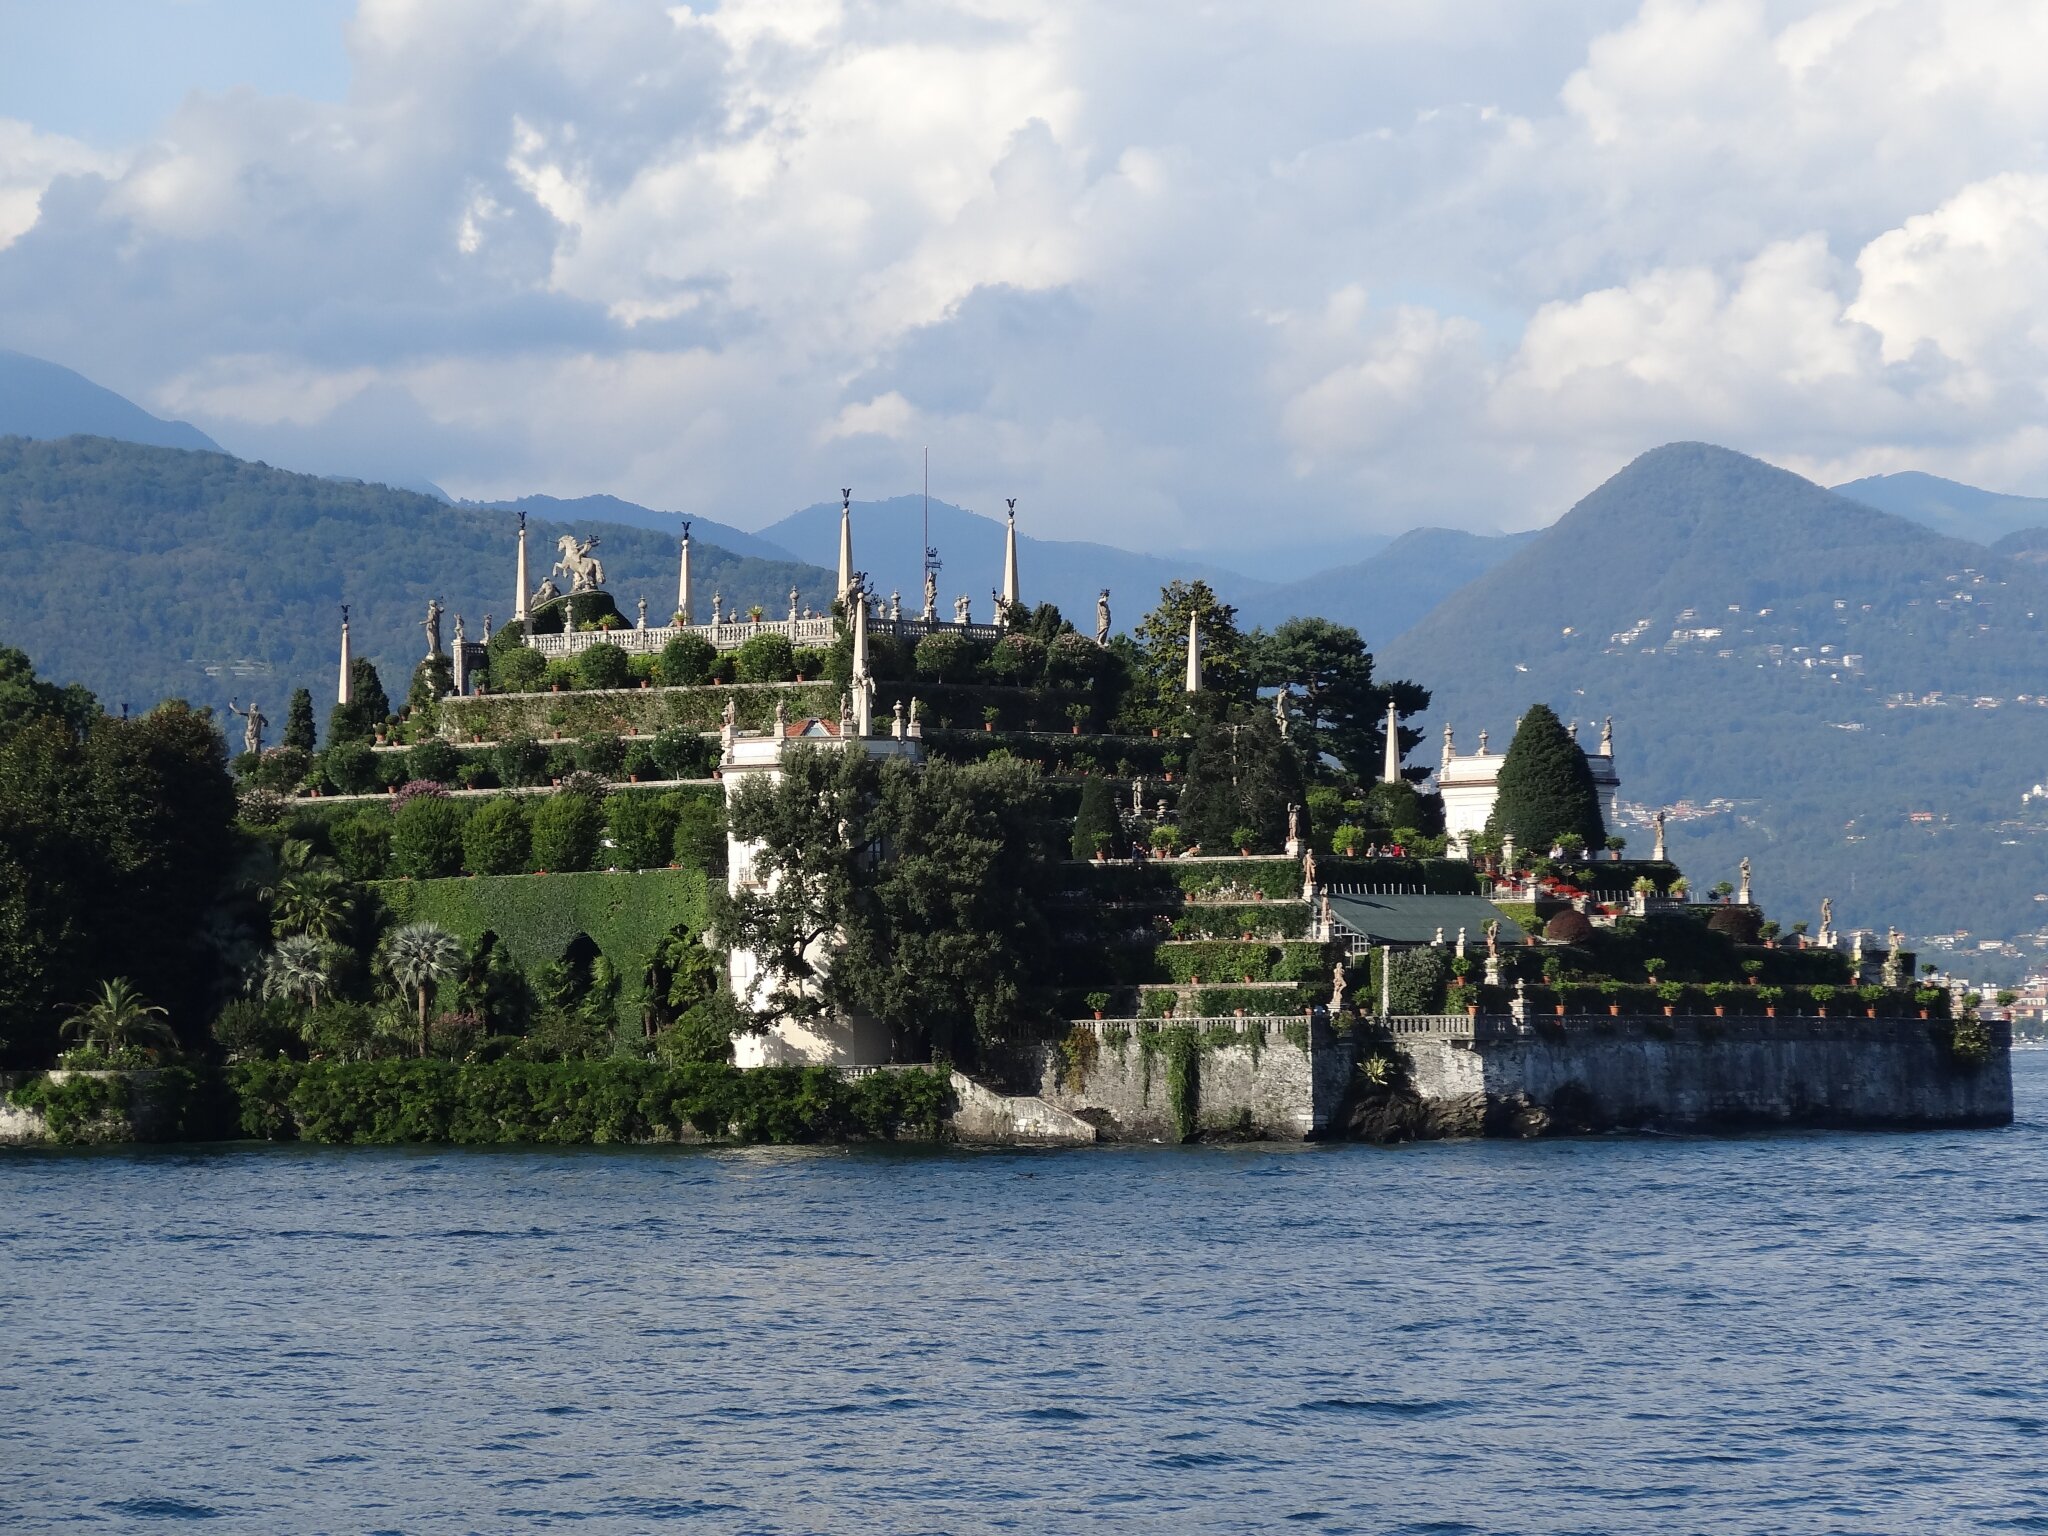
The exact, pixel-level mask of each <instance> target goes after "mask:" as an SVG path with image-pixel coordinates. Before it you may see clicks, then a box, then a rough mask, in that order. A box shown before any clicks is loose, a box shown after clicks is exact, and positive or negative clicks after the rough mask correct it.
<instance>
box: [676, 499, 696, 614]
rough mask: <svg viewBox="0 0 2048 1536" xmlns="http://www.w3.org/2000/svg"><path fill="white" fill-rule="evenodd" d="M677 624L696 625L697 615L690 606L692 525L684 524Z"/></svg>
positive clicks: (677, 596) (677, 569)
mask: <svg viewBox="0 0 2048 1536" xmlns="http://www.w3.org/2000/svg"><path fill="white" fill-rule="evenodd" d="M676 622H677V623H678V624H694V623H696V622H697V615H696V613H695V612H693V611H692V608H691V605H690V525H689V524H688V523H684V524H683V549H682V554H681V555H680V556H679V557H678V559H677V562H676Z"/></svg>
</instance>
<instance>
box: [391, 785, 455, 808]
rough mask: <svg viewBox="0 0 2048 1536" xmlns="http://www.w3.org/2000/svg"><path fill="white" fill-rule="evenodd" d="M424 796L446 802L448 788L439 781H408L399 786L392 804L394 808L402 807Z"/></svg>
mask: <svg viewBox="0 0 2048 1536" xmlns="http://www.w3.org/2000/svg"><path fill="white" fill-rule="evenodd" d="M423 795H424V796H427V797H429V798H432V799H436V800H445V799H447V798H448V786H447V785H446V784H443V783H441V782H440V781H439V780H437V779H407V780H406V781H405V782H404V783H403V784H401V785H399V786H398V794H397V795H396V797H394V798H393V800H392V802H391V803H392V804H393V805H394V806H402V805H405V804H407V803H408V802H410V801H413V800H417V799H419V798H420V797H421V796H423Z"/></svg>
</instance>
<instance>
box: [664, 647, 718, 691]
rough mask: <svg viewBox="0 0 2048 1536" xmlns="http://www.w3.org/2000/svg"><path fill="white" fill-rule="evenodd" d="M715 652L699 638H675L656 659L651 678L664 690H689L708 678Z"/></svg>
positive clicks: (714, 660) (715, 656)
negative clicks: (666, 688)
mask: <svg viewBox="0 0 2048 1536" xmlns="http://www.w3.org/2000/svg"><path fill="white" fill-rule="evenodd" d="M717 660H718V650H717V648H716V647H715V646H713V645H712V643H711V642H710V641H709V640H706V639H705V638H704V637H703V636H702V635H677V636H676V637H675V639H673V640H671V641H669V643H668V644H667V645H664V646H663V647H662V648H661V655H660V656H658V657H656V658H655V662H654V675H655V677H656V678H657V679H658V680H659V681H660V682H661V683H662V684H663V686H665V687H669V688H688V687H692V686H694V685H696V684H698V683H701V682H703V681H704V680H705V679H706V678H708V677H710V675H711V668H712V666H713V665H714V664H715V663H716V662H717Z"/></svg>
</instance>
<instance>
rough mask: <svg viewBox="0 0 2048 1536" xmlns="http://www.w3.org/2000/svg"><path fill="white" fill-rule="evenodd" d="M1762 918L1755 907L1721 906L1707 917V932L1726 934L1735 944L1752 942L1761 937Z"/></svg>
mask: <svg viewBox="0 0 2048 1536" xmlns="http://www.w3.org/2000/svg"><path fill="white" fill-rule="evenodd" d="M1762 927H1763V919H1762V918H1760V917H1758V916H1757V911H1756V908H1755V907H1722V908H1719V909H1718V910H1717V911H1715V912H1714V913H1713V915H1712V916H1710V917H1709V918H1708V919H1707V931H1708V932H1709V933H1722V934H1726V935H1727V936H1728V937H1729V938H1730V939H1732V940H1733V941H1734V942H1735V943H1737V944H1754V943H1756V941H1757V940H1758V939H1759V938H1761V937H1762V933H1761V931H1760V930H1761V929H1762Z"/></svg>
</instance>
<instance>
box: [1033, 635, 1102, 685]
mask: <svg viewBox="0 0 2048 1536" xmlns="http://www.w3.org/2000/svg"><path fill="white" fill-rule="evenodd" d="M1112 665H1113V663H1112V661H1111V658H1110V653H1109V652H1108V651H1106V650H1104V649H1103V648H1102V647H1101V646H1099V645H1097V644H1096V643H1095V642H1094V641H1093V640H1091V639H1089V638H1088V637H1087V636H1086V635H1082V634H1076V633H1075V632H1074V631H1073V630H1068V631H1067V632H1066V633H1065V634H1063V635H1058V636H1055V637H1054V638H1053V639H1052V640H1051V641H1050V642H1048V643H1047V645H1046V648H1045V680H1046V682H1047V683H1049V684H1050V685H1052V686H1053V687H1055V688H1084V687H1086V686H1088V685H1089V684H1090V683H1092V682H1094V681H1095V680H1096V679H1097V678H1098V677H1100V676H1101V675H1102V674H1103V673H1104V672H1106V671H1108V670H1109V668H1110V667H1111V666H1112Z"/></svg>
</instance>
